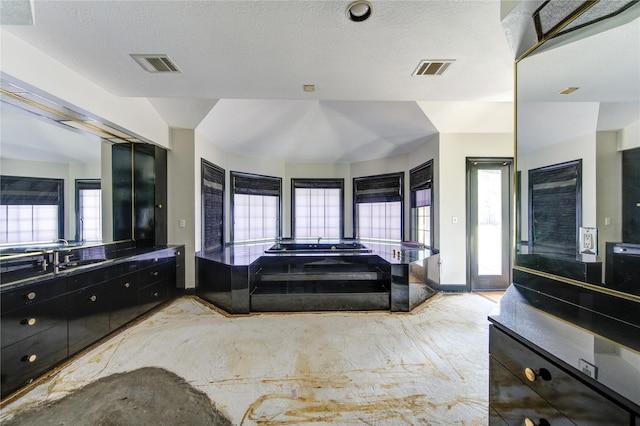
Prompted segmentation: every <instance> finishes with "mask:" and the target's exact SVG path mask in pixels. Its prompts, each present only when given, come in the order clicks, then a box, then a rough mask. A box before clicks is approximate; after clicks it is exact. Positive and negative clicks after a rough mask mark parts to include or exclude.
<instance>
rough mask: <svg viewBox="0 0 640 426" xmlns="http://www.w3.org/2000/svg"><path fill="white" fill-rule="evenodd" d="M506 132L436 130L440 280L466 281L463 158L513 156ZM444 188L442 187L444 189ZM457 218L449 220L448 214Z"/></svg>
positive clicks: (445, 282)
mask: <svg viewBox="0 0 640 426" xmlns="http://www.w3.org/2000/svg"><path fill="white" fill-rule="evenodd" d="M513 152H514V141H513V134H510V133H494V134H487V133H482V134H480V133H476V134H473V133H458V134H455V133H443V134H440V161H439V163H440V164H439V174H438V176H437V177H436V179H437V181H438V182H439V185H440V188H442V191H440V194H439V200H438V201H439V210H440V212H439V218H440V246H439V248H440V261H441V270H440V283H441V285H460V286H462V285H465V286H466V284H467V270H466V264H467V261H466V256H467V255H466V253H467V223H466V158H467V157H513ZM445 188H446V190H445ZM453 217H456V218H457V223H455V224H454V223H453V221H452V218H453Z"/></svg>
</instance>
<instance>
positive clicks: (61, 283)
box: [0, 278, 67, 314]
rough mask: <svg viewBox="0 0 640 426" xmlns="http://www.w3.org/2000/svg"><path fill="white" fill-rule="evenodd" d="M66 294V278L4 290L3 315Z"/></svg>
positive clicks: (2, 298) (1, 298)
mask: <svg viewBox="0 0 640 426" xmlns="http://www.w3.org/2000/svg"><path fill="white" fill-rule="evenodd" d="M66 292H67V279H66V278H52V279H49V280H45V281H39V282H37V283H34V284H29V285H24V286H20V287H17V288H12V289H9V290H3V291H2V295H1V297H0V300H1V301H2V302H1V303H2V305H1V306H2V313H3V314H5V313H7V312H11V311H14V310H16V309H20V308H22V307H24V306H27V305H33V304H35V303H40V302H42V301H44V300H47V299H51V298H52V297H57V296H60V295H63V294H65V293H66Z"/></svg>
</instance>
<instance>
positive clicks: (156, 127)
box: [0, 29, 170, 148]
mask: <svg viewBox="0 0 640 426" xmlns="http://www.w3.org/2000/svg"><path fill="white" fill-rule="evenodd" d="M0 47H1V49H0V50H2V61H0V70H1V71H2V72H3V73H6V74H7V75H8V76H9V77H11V78H13V79H18V80H20V81H21V82H24V83H27V85H29V86H32V87H27V89H30V90H33V87H36V88H38V90H39V91H45V92H46V93H48V94H50V95H52V97H57V98H58V99H59V100H61V102H60V104H61V105H65V106H68V107H71V109H75V110H79V112H90V113H91V114H92V115H94V116H95V117H98V118H102V119H104V120H106V121H109V122H111V123H113V124H115V125H117V126H120V127H122V128H123V129H127V130H129V131H131V132H134V133H136V134H137V135H140V136H142V137H143V138H147V139H148V140H150V141H152V142H154V143H156V144H158V145H160V146H163V147H165V148H166V147H170V146H169V126H168V125H167V123H165V122H164V120H163V119H162V117H161V116H160V114H158V112H157V111H156V110H155V109H154V108H153V107H152V106H151V104H150V103H149V101H148V100H147V99H145V98H123V97H117V96H114V95H113V94H111V93H110V92H108V91H107V90H105V89H103V88H102V87H100V86H98V85H97V84H96V83H94V82H93V81H90V80H88V79H87V78H86V77H84V76H83V75H82V74H79V73H78V72H76V71H73V70H72V69H70V68H69V67H67V66H66V65H64V64H62V63H61V62H58V61H57V60H55V59H53V58H52V57H50V56H48V55H46V54H45V53H44V52H42V51H40V50H38V49H36V48H35V47H33V46H31V45H30V44H27V43H25V42H24V41H22V40H20V39H19V38H17V37H15V36H14V35H13V34H11V33H9V32H8V31H5V30H4V29H0ZM52 100H53V99H52Z"/></svg>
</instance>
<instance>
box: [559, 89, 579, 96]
mask: <svg viewBox="0 0 640 426" xmlns="http://www.w3.org/2000/svg"><path fill="white" fill-rule="evenodd" d="M578 89H579V87H567V88H566V89H564V90H563V91H561V92H560V94H561V95H568V94H569V93H573V92H575V91H576V90H578Z"/></svg>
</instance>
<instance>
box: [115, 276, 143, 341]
mask: <svg viewBox="0 0 640 426" xmlns="http://www.w3.org/2000/svg"><path fill="white" fill-rule="evenodd" d="M137 314H138V274H137V272H134V273H130V274H127V275H122V276H121V277H117V278H116V279H114V280H113V281H111V282H110V283H109V329H110V330H111V331H113V330H115V329H117V328H119V327H121V326H122V325H124V324H126V323H127V322H129V321H131V320H132V319H134V318H135V317H136V316H137Z"/></svg>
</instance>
